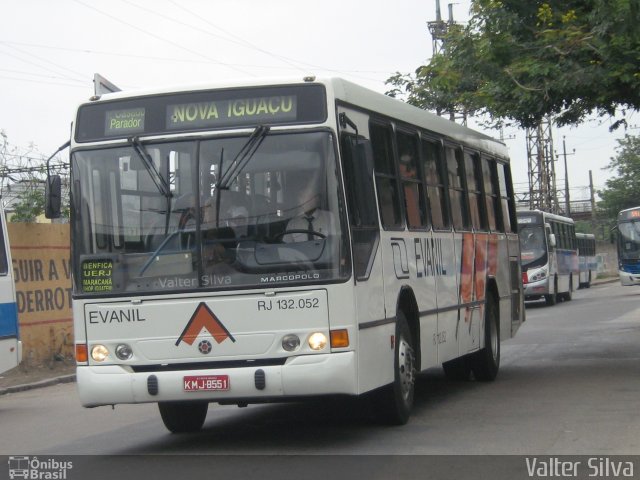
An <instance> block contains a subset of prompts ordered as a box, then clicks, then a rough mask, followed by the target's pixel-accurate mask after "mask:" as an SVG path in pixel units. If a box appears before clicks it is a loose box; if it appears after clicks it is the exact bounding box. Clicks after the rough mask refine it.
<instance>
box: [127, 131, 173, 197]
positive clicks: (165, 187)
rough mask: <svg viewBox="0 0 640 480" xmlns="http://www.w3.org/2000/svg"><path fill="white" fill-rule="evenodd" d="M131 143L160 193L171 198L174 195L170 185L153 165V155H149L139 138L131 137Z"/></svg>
mask: <svg viewBox="0 0 640 480" xmlns="http://www.w3.org/2000/svg"><path fill="white" fill-rule="evenodd" d="M129 142H130V143H131V146H132V147H133V150H134V151H135V152H136V153H137V154H138V157H140V160H142V164H143V165H144V167H145V168H146V169H147V172H148V173H149V176H150V177H151V180H153V183H155V184H156V187H157V188H158V191H159V192H160V193H162V195H164V196H165V197H166V198H167V199H169V198H171V196H172V194H171V190H170V189H169V184H168V183H167V181H166V180H165V179H164V178H163V177H162V175H160V172H158V170H157V169H156V166H155V165H154V164H153V160H152V159H151V155H149V152H147V149H146V148H145V147H144V145H143V144H142V142H140V139H139V138H138V137H131V138H129Z"/></svg>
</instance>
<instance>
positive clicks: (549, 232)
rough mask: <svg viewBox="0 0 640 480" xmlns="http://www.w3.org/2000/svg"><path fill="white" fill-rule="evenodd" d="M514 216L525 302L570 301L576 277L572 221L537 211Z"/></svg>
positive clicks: (575, 252) (548, 303)
mask: <svg viewBox="0 0 640 480" xmlns="http://www.w3.org/2000/svg"><path fill="white" fill-rule="evenodd" d="M517 215H518V234H519V235H520V255H521V259H522V283H523V285H524V296H525V300H538V299H541V298H544V299H545V301H546V303H547V305H555V304H556V303H557V301H558V300H567V301H569V300H571V298H572V296H573V290H574V286H575V285H577V282H576V280H577V278H578V273H579V270H578V244H577V240H576V231H575V226H574V222H573V219H571V218H568V217H562V216H560V215H554V214H552V213H548V212H542V211H540V210H523V211H519V212H518V214H517Z"/></svg>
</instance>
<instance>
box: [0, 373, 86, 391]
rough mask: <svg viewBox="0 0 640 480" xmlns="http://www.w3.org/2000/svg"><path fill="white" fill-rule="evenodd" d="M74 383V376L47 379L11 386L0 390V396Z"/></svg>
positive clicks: (73, 374)
mask: <svg viewBox="0 0 640 480" xmlns="http://www.w3.org/2000/svg"><path fill="white" fill-rule="evenodd" d="M75 381H76V374H75V373H72V374H70V375H63V376H61V377H55V378H48V379H46V380H40V381H39V382H34V383H24V384H22V385H13V386H11V387H5V388H0V395H6V394H8V393H16V392H24V391H27V390H33V389H35V388H44V387H50V386H52V385H57V384H59V383H72V382H75Z"/></svg>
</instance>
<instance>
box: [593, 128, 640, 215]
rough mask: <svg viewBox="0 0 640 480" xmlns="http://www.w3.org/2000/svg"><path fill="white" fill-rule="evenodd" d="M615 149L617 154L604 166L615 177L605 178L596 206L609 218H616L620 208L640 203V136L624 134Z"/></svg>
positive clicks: (635, 205)
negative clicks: (599, 200) (613, 173)
mask: <svg viewBox="0 0 640 480" xmlns="http://www.w3.org/2000/svg"><path fill="white" fill-rule="evenodd" d="M616 150H617V152H618V155H617V156H616V157H612V158H611V161H610V162H609V164H608V165H607V166H606V167H605V168H606V169H607V170H611V171H613V172H615V173H616V177H615V178H610V179H609V180H607V181H606V183H605V188H604V190H601V191H599V192H598V194H599V195H600V198H601V199H602V201H601V202H599V203H598V206H599V207H600V208H602V209H603V210H604V211H606V213H607V216H608V217H610V218H617V215H618V212H619V211H620V210H624V209H625V208H631V207H637V206H639V205H640V137H635V136H630V135H625V137H624V138H623V139H620V140H618V148H617V149H616Z"/></svg>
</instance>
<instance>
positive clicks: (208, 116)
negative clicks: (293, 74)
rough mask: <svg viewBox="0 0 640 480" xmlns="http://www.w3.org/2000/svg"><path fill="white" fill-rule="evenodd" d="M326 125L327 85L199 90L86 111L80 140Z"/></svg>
mask: <svg viewBox="0 0 640 480" xmlns="http://www.w3.org/2000/svg"><path fill="white" fill-rule="evenodd" d="M326 119H327V101H326V92H325V88H324V85H319V84H299V85H284V86H267V87H247V88H233V89H219V90H197V91H192V92H180V93H171V94H160V95H150V96H141V97H131V98H125V99H122V98H120V99H118V100H113V101H94V102H91V103H87V104H85V105H81V106H80V108H79V109H78V117H77V119H76V122H75V128H76V131H75V139H76V141H77V142H95V141H100V140H113V139H115V138H127V137H130V136H132V135H161V134H163V133H171V134H175V133H177V132H194V131H205V130H214V129H221V128H242V127H245V128H246V127H255V126H257V125H266V126H271V125H299V124H309V123H322V122H324V121H325V120H326Z"/></svg>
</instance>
